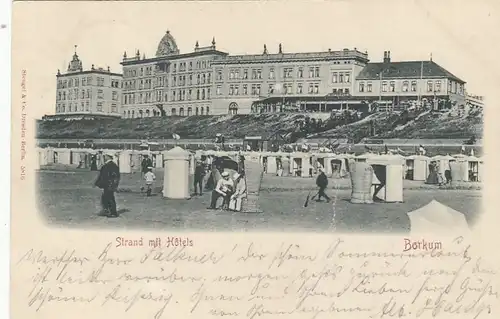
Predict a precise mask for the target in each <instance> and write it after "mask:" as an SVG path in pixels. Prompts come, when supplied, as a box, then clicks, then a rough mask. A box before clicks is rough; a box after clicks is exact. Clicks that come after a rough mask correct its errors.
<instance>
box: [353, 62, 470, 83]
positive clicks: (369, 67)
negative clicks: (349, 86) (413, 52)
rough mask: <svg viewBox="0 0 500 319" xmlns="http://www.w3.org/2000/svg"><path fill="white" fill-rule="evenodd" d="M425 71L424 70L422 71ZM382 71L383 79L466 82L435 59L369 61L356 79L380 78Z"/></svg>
mask: <svg viewBox="0 0 500 319" xmlns="http://www.w3.org/2000/svg"><path fill="white" fill-rule="evenodd" d="M422 66H423V68H422ZM422 71H423V72H422ZM380 72H383V73H382V79H384V78H385V79H404V78H408V79H411V78H415V79H418V78H420V77H422V78H424V79H425V78H448V79H452V80H454V81H457V82H460V83H462V84H463V83H465V81H463V80H461V79H460V78H458V77H457V76H455V75H454V74H452V73H451V72H449V71H448V70H446V69H445V68H443V67H442V66H440V65H439V64H437V63H436V62H434V61H402V62H387V63H384V62H377V63H367V64H366V66H365V67H364V68H363V70H361V72H360V73H359V75H358V76H357V77H356V80H379V79H380Z"/></svg>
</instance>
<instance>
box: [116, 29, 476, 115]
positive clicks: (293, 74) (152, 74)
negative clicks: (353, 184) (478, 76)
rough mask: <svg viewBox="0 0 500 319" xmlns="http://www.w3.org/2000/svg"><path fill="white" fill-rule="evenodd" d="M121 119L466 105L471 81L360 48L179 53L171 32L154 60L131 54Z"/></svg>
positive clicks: (425, 63) (125, 66)
mask: <svg viewBox="0 0 500 319" xmlns="http://www.w3.org/2000/svg"><path fill="white" fill-rule="evenodd" d="M121 64H122V66H123V84H122V89H123V94H122V100H121V104H122V109H121V116H122V117H125V118H137V117H152V116H162V115H164V116H175V115H178V116H191V115H223V114H229V115H234V114H249V113H252V112H253V113H262V112H280V111H282V112H284V111H288V112H331V111H332V110H334V109H345V108H356V107H360V106H366V105H369V107H371V106H372V105H378V106H380V105H386V106H387V105H391V106H395V105H404V104H405V103H407V102H411V103H414V102H416V101H429V100H430V99H432V100H433V101H438V100H439V101H440V102H443V101H445V102H446V103H448V104H447V105H454V104H458V105H461V104H464V103H465V96H466V94H465V82H464V81H463V80H461V79H459V78H458V77H457V76H455V75H453V74H452V73H451V72H449V71H447V70H446V69H444V68H443V67H441V66H440V65H438V64H437V63H436V62H434V61H432V59H430V60H428V61H402V62H393V61H391V57H390V52H389V51H386V52H384V58H383V60H382V61H381V62H375V63H373V62H370V61H369V59H368V54H367V53H366V52H361V51H359V50H357V49H356V48H354V49H343V50H338V51H334V50H328V51H324V52H308V53H288V52H285V50H284V49H283V47H282V45H281V44H280V45H279V47H278V48H277V50H276V51H275V52H274V53H273V52H269V51H268V49H267V47H266V46H265V45H264V48H263V50H262V52H261V53H260V54H248V55H229V54H228V53H226V52H222V51H219V50H217V49H216V43H215V39H213V40H212V43H211V45H209V46H204V47H200V46H199V44H198V42H196V44H195V46H194V50H193V52H189V53H180V51H179V49H178V47H177V44H176V42H175V39H174V37H173V36H172V35H171V34H170V32H168V31H167V32H166V34H165V35H164V36H163V38H162V39H161V41H160V43H159V44H158V48H157V52H156V56H155V57H152V58H146V56H145V55H144V54H143V55H142V56H141V53H140V51H139V50H137V51H136V52H135V53H134V55H133V56H132V57H128V56H127V53H126V52H125V54H124V56H123V60H122V62H121Z"/></svg>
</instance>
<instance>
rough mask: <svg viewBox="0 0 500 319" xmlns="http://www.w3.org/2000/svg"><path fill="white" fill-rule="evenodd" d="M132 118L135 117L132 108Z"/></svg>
mask: <svg viewBox="0 0 500 319" xmlns="http://www.w3.org/2000/svg"><path fill="white" fill-rule="evenodd" d="M132 118H135V111H134V110H132Z"/></svg>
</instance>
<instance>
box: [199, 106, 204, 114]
mask: <svg viewBox="0 0 500 319" xmlns="http://www.w3.org/2000/svg"><path fill="white" fill-rule="evenodd" d="M200 114H201V115H204V114H203V106H202V107H201V110H200Z"/></svg>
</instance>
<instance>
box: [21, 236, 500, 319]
mask: <svg viewBox="0 0 500 319" xmlns="http://www.w3.org/2000/svg"><path fill="white" fill-rule="evenodd" d="M230 246H232V247H230ZM226 247H227V248H226ZM318 247H320V248H318V249H317V250H312V249H311V248H310V246H308V248H307V249H305V248H304V247H303V246H302V245H301V244H298V243H289V242H278V243H276V242H271V243H266V244H261V243H258V244H257V243H247V244H239V243H238V244H234V245H229V246H224V247H223V248H221V249H213V247H212V248H210V249H208V248H207V249H206V250H203V249H201V250H200V249H198V248H199V245H197V246H196V247H194V248H193V247H190V246H178V247H173V246H170V247H166V246H161V247H156V248H152V247H147V246H146V247H131V248H122V247H121V248H120V247H117V245H116V243H115V242H113V241H110V242H109V243H105V244H103V246H102V247H100V249H98V250H95V253H93V254H88V253H86V254H83V253H81V252H79V251H78V250H76V249H74V250H73V249H68V250H64V251H60V252H59V253H57V254H48V253H46V252H45V251H43V250H28V251H26V252H23V253H22V254H21V257H20V258H19V259H18V260H17V261H14V262H15V264H14V269H15V271H16V272H18V273H22V274H23V277H22V278H24V281H22V280H21V281H22V284H23V287H22V289H23V291H22V292H21V293H20V294H21V295H22V296H23V298H25V299H23V301H22V302H23V303H25V305H26V307H27V308H29V309H30V311H33V312H44V311H48V312H50V313H57V312H56V311H57V309H58V307H62V306H63V305H64V307H68V305H70V306H71V307H75V309H78V311H86V312H87V313H89V314H90V313H94V314H97V313H99V312H102V311H113V313H114V314H115V315H120V313H122V314H123V313H129V314H133V315H134V316H135V317H136V318H139V317H140V318H154V319H160V318H173V317H176V318H220V317H226V318H250V319H256V318H272V317H282V318H334V317H339V318H349V317H352V318H379V319H380V318H436V317H439V318H448V317H450V318H452V317H453V318H457V317H458V318H471V319H473V318H474V319H475V318H483V317H491V318H495V316H498V313H495V309H496V305H497V304H498V290H497V286H496V283H495V278H496V274H497V271H496V269H495V268H493V266H492V265H487V264H486V262H485V261H484V260H483V259H482V258H480V257H472V256H471V253H470V249H471V247H470V245H468V244H467V243H466V242H465V241H464V240H463V238H457V239H455V240H454V241H453V242H450V243H448V244H447V245H444V247H443V248H441V249H439V250H436V249H435V250H429V251H407V252H405V251H403V249H401V250H400V251H398V250H397V249H396V250H391V251H376V250H373V248H372V250H369V251H363V250H359V251H357V250H355V249H353V248H352V245H348V243H346V240H343V239H332V240H331V242H329V243H327V244H326V245H325V243H323V244H322V245H318ZM348 247H349V249H347V248H348ZM195 248H196V249H195ZM18 276H19V275H18ZM19 289H20V288H19ZM173 314H176V315H175V316H174V315H173Z"/></svg>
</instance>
